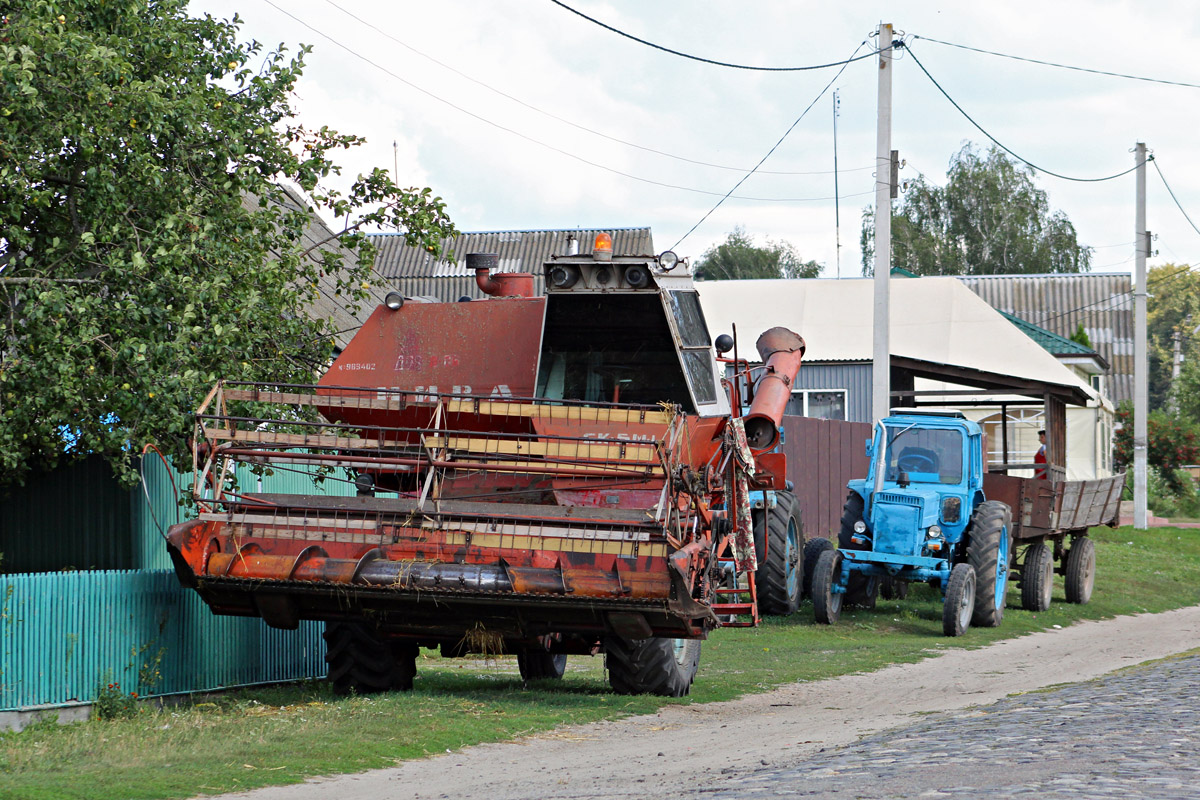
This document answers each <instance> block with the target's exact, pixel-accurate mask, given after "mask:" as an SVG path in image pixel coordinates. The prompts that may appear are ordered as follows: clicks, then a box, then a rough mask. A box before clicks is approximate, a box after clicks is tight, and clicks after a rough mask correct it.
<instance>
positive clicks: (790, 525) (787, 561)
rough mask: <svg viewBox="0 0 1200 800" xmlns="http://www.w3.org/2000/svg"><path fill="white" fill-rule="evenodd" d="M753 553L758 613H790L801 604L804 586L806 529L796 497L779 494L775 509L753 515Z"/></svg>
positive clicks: (781, 615)
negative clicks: (801, 520) (756, 569)
mask: <svg viewBox="0 0 1200 800" xmlns="http://www.w3.org/2000/svg"><path fill="white" fill-rule="evenodd" d="M764 550H766V556H765V557H764V556H763V551H764ZM754 551H755V553H756V555H757V556H758V571H757V572H755V573H754V585H755V588H756V590H757V592H758V608H759V610H760V611H761V612H762V613H763V614H769V615H771V616H778V617H785V616H787V615H788V614H791V613H792V612H793V611H795V610H796V607H797V606H799V605H800V590H801V587H802V585H803V583H804V561H803V553H804V526H803V524H801V522H800V507H799V505H798V504H797V502H796V495H794V494H792V493H791V492H776V493H775V507H774V508H767V509H763V511H762V512H761V513H758V514H754Z"/></svg>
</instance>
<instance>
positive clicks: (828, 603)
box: [812, 550, 845, 625]
mask: <svg viewBox="0 0 1200 800" xmlns="http://www.w3.org/2000/svg"><path fill="white" fill-rule="evenodd" d="M841 571H842V554H841V553H839V552H838V551H837V550H826V551H825V552H824V553H821V557H820V558H818V559H817V567H816V569H815V570H814V571H813V585H812V598H813V613H814V614H815V615H816V618H817V622H819V623H821V624H822V625H836V624H837V621H838V619H839V618H840V617H841V616H842V599H843V598H844V597H845V595H843V594H842V593H841V592H835V591H834V590H833V587H834V585H835V584H836V583H837V582H838V576H839V574H840V573H841Z"/></svg>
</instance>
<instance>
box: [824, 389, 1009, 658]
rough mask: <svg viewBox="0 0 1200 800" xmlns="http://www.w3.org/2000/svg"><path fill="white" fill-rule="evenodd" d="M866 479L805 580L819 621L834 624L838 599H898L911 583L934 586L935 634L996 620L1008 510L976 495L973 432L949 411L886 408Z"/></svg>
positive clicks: (980, 459)
mask: <svg viewBox="0 0 1200 800" xmlns="http://www.w3.org/2000/svg"><path fill="white" fill-rule="evenodd" d="M867 456H868V457H869V458H870V459H871V465H870V469H869V471H868V473H867V477H866V478H865V479H862V480H853V481H850V483H849V489H850V492H849V495H848V497H847V499H846V505H845V507H844V509H843V514H842V524H841V532H840V534H839V537H838V548H837V549H832V548H828V549H825V550H824V551H822V552H821V553H820V555H819V557H818V558H817V561H816V564H815V566H814V569H813V573H812V576H811V581H812V598H813V607H814V609H815V611H816V617H817V622H821V623H825V624H828V625H832V624H834V623H836V622H837V620H838V617H839V616H840V615H841V610H842V605H843V603H850V604H858V605H872V604H873V603H874V598H875V595H876V593H877V592H878V591H879V590H880V589H882V590H883V592H884V595H885V597H902V596H903V595H904V594H905V593H906V591H907V586H908V584H909V583H910V582H913V581H920V582H925V583H929V584H930V585H932V586H934V587H937V588H939V589H941V591H942V593H943V594H944V596H945V599H944V603H943V610H942V630H943V632H944V633H945V634H946V635H947V636H959V635H961V634H962V633H963V632H965V631H966V629H967V628H968V627H969V626H971V625H976V626H980V627H995V626H997V625H999V624H1000V621H1001V620H1002V619H1003V617H1004V593H1005V590H1006V588H1007V586H1008V569H1009V560H1010V553H1011V552H1012V539H1013V531H1012V511H1011V510H1010V509H1009V507H1008V506H1007V505H1006V504H1004V503H1002V502H999V501H997V500H987V499H985V498H984V494H983V476H984V470H985V464H984V445H983V433H982V431H981V430H980V428H979V426H978V425H977V424H975V423H974V422H971V421H970V420H968V419H966V418H965V417H964V416H963V415H962V414H961V413H960V412H957V411H945V410H938V411H936V412H935V411H927V410H924V409H922V410H918V409H894V410H893V412H892V415H891V416H889V417H887V418H886V419H884V420H883V421H882V422H881V423H880V424H879V425H877V426H876V429H875V435H874V437H873V438H872V439H871V440H869V441H868V442H867Z"/></svg>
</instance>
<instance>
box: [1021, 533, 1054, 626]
mask: <svg viewBox="0 0 1200 800" xmlns="http://www.w3.org/2000/svg"><path fill="white" fill-rule="evenodd" d="M1053 588H1054V553H1052V552H1051V551H1050V548H1049V547H1047V546H1046V543H1045V542H1037V543H1035V544H1031V545H1029V547H1028V548H1027V549H1026V550H1025V561H1024V562H1023V563H1022V564H1021V608H1023V609H1025V610H1026V611H1036V612H1042V611H1045V610H1046V609H1048V608H1050V592H1051V590H1052V589H1053Z"/></svg>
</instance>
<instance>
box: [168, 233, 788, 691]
mask: <svg viewBox="0 0 1200 800" xmlns="http://www.w3.org/2000/svg"><path fill="white" fill-rule="evenodd" d="M600 252H601V255H600V257H599V258H597V257H593V256H572V257H559V258H554V259H552V260H551V261H549V262H548V263H547V264H546V265H545V270H546V276H547V296H545V297H529V296H528V295H529V294H531V293H532V292H531V286H532V276H528V275H520V274H514V273H509V274H500V275H491V274H490V272H491V268H492V267H493V266H494V265H495V256H468V259H467V260H468V266H475V267H476V268H477V279H478V281H479V284H480V286H481V287H483V288H484V290H485V291H487V292H488V293H489V294H491V295H493V296H492V297H489V298H488V299H486V300H483V301H474V302H462V303H427V302H419V301H415V300H414V299H412V298H409V299H407V300H406V299H405V298H400V297H398V296H395V297H392V296H390V297H389V301H390V302H389V304H388V305H386V306H381V307H380V308H378V309H377V310H376V311H375V313H374V314H373V315H372V316H371V318H370V320H369V321H368V322H367V323H366V324H365V325H364V326H363V328H362V330H361V331H360V332H359V334H358V335H357V336H356V337H355V338H354V339H353V341H351V342H350V344H349V345H348V346H347V347H346V350H345V351H344V352H343V353H342V354H341V355H340V357H339V358H338V359H337V361H335V363H334V364H333V366H332V367H331V369H330V370H329V372H328V373H327V374H326V375H325V376H324V378H323V379H322V380H321V381H320V382H319V383H318V384H317V385H316V386H266V385H261V384H237V383H230V382H222V383H220V384H218V385H217V386H216V387H214V389H213V390H212V392H211V393H210V394H209V396H208V397H207V398H206V400H205V401H204V404H203V405H202V406H201V408H200V409H199V411H198V412H197V413H196V420H197V437H196V449H195V461H194V463H195V472H196V477H197V480H196V483H195V494H196V499H197V502H198V505H199V508H200V513H199V515H198V517H197V518H196V519H194V520H191V521H189V522H186V523H184V524H182V525H178V526H175V527H174V528H173V529H172V530H171V531H170V532H169V536H168V538H169V548H170V550H171V554H172V558H173V560H174V563H175V566H176V570H177V572H178V573H179V575H180V578H181V580H183V582H184V583H185V584H186V585H188V586H191V587H194V588H195V589H196V590H197V591H198V592H199V593H200V595H201V596H202V597H203V598H204V600H205V601H206V602H207V603H208V604H209V606H210V607H211V608H212V609H213V611H214V612H216V613H219V614H233V615H248V616H260V617H262V618H263V619H264V620H266V621H267V622H268V623H269V624H271V625H274V626H276V627H281V628H294V627H295V626H296V625H298V624H299V621H300V620H303V619H318V620H326V622H327V626H326V640H327V644H328V655H327V659H328V661H329V664H330V677H331V679H332V680H333V682H334V684H335V686H336V687H337V688H339V689H342V690H350V689H354V690H356V691H373V690H381V689H387V688H409V687H411V686H412V680H413V676H414V673H415V660H416V655H417V650H418V648H419V647H421V646H425V647H437V648H440V649H441V651H442V653H443V654H444V655H448V656H454V655H463V654H466V653H470V652H475V653H480V652H483V653H489V654H497V653H514V654H516V655H517V656H518V662H519V664H520V669H521V673H522V675H523V676H525V677H526V678H545V677H549V678H553V677H560V676H561V675H562V672H563V669H564V667H565V660H566V655H567V654H593V655H594V654H598V653H601V652H603V653H604V654H605V656H606V663H607V667H608V671H609V676H610V681H611V683H612V685H613V687H614V688H615V689H616V690H617V691H620V692H627V693H638V692H652V693H657V694H666V695H675V696H679V695H682V694H686V693H687V691H688V689H689V687H690V685H691V683H692V679H693V678H694V675H695V672H696V668H697V665H698V661H699V645H700V640H702V639H703V638H705V637H706V636H707V634H708V633H709V632H710V631H711V630H713V629H714V628H715V627H718V626H719V625H721V624H723V623H724V624H743V625H751V624H756V623H757V621H758V611H757V604H756V587H755V585H754V579H753V575H754V569H755V566H756V561H755V559H756V554H755V552H754V545H753V541H752V536H751V533H750V521H749V517H750V514H749V505H748V502H747V497H748V492H749V491H750V490H751V489H752V488H755V487H757V488H763V487H775V488H779V489H782V488H784V468H783V463H782V461H781V460H779V459H778V458H777V457H772V456H767V457H765V458H764V459H761V460H760V463H758V464H756V462H755V459H754V457H753V452H756V451H757V452H765V451H766V450H769V449H770V448H771V447H772V446H773V445H774V443H775V438H776V436H777V427H778V424H779V421H780V418H781V415H782V412H783V407H784V405H785V404H786V401H787V398H788V396H789V393H790V386H791V382H792V381H793V380H794V378H795V374H796V371H797V370H798V369H799V366H800V359H801V356H802V354H803V348H804V345H803V340H802V339H800V337H799V336H797V335H795V334H794V333H791V332H790V331H786V330H784V329H781V328H777V329H773V330H772V331H769V332H768V333H767V334H764V336H763V337H762V338H761V339H760V341H759V350H760V355H761V357H762V358H763V360H764V362H766V365H765V367H764V368H763V373H764V377H762V378H761V379H760V380H759V382H758V384H759V387H760V389H759V391H758V393H757V396H756V398H755V400H754V402H753V403H751V405H750V411H749V413H748V414H747V415H746V417H744V418H739V417H733V416H731V413H730V409H731V408H734V409H736V408H739V407H740V398H737V397H735V398H733V403H732V405H731V403H730V397H729V392H730V391H732V392H735V393H736V392H737V390H738V388H737V387H738V385H739V382H738V381H727V380H725V378H724V375H723V371H724V368H723V364H724V363H737V364H738V365H739V366H738V368H739V369H740V368H744V367H745V366H746V364H745V362H736V360H735V359H724V358H717V357H715V356H714V352H713V348H712V342H711V339H710V337H709V334H708V331H707V328H706V326H705V323H704V318H703V315H702V313H701V311H700V305H699V301H698V299H697V295H696V291H695V288H694V287H693V285H692V281H691V278H690V277H689V276H688V275H687V274H686V270H683V269H680V270H679V271H678V273H677V274H676V273H675V272H674V269H673V268H674V263H673V262H672V261H671V260H670V258H669V257H665V258H664V257H658V258H656V257H653V256H639V257H629V256H623V257H615V258H614V257H612V256H611V254H609V257H608V258H603V255H604V254H603V251H600ZM726 349H728V348H726ZM238 464H243V465H250V467H251V468H253V469H257V470H259V471H261V470H264V469H270V470H274V471H299V472H320V473H321V474H323V475H327V476H328V480H346V481H353V482H354V484H355V486H356V487H357V495H356V496H353V497H345V496H328V495H322V494H294V495H293V494H265V493H261V492H249V491H246V487H245V486H244V485H242V486H237V485H235V483H236V482H235V481H233V480H232V478H233V476H234V475H236V474H238V473H237V465H238ZM241 474H242V476H243V480H241V481H240V483H241V484H246V483H247V482H248V481H247V480H246V479H245V476H246V470H245V468H243V469H242V471H241ZM251 480H253V479H252V478H251ZM763 555H764V554H762V553H760V554H758V556H759V557H762V556H763Z"/></svg>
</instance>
